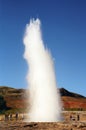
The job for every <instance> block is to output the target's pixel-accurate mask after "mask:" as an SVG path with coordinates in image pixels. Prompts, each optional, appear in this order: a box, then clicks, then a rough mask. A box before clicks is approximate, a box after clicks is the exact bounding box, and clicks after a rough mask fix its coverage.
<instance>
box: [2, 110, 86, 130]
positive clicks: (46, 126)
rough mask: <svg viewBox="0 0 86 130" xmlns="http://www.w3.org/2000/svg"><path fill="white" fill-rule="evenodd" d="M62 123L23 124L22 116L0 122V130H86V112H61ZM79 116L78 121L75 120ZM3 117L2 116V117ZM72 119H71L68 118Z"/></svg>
mask: <svg viewBox="0 0 86 130" xmlns="http://www.w3.org/2000/svg"><path fill="white" fill-rule="evenodd" d="M62 115H63V117H64V120H63V121H62V122H53V123H51V122H23V120H22V118H21V117H22V115H20V118H19V119H18V120H17V121H16V120H15V119H14V120H11V121H4V118H3V120H1V121H0V130H86V112H85V111H82V112H79V111H78V112H74V111H73V112H72V111H71V112H68V111H65V112H63V114H62ZM77 115H79V119H78V118H77ZM3 117H4V115H3ZM70 117H72V118H70Z"/></svg>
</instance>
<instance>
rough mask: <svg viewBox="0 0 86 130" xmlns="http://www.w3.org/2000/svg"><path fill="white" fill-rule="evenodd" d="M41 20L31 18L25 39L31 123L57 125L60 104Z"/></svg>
mask: <svg viewBox="0 0 86 130" xmlns="http://www.w3.org/2000/svg"><path fill="white" fill-rule="evenodd" d="M40 25H41V23H40V20H39V19H36V20H34V19H31V20H30V23H29V24H28V25H27V26H26V32H25V36H24V45H25V53H24V58H25V59H26V61H27V63H28V66H29V70H28V75H27V80H28V84H29V85H28V86H29V91H30V96H29V98H30V99H29V100H30V110H29V119H28V121H32V122H54V121H59V120H60V119H61V115H60V113H61V104H60V96H59V91H58V90H57V85H56V77H55V71H54V64H53V59H52V57H51V54H50V52H49V51H48V49H47V48H45V46H44V43H43V40H42V34H41V29H40Z"/></svg>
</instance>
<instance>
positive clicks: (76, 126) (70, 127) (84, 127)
mask: <svg viewBox="0 0 86 130" xmlns="http://www.w3.org/2000/svg"><path fill="white" fill-rule="evenodd" d="M0 130H86V122H54V123H50V122H44V123H40V122H37V123H35V122H30V123H28V122H22V121H17V122H0Z"/></svg>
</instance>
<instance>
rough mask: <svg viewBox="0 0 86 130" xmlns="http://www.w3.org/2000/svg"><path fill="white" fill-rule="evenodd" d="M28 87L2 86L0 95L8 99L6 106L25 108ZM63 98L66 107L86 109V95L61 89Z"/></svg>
mask: <svg viewBox="0 0 86 130" xmlns="http://www.w3.org/2000/svg"><path fill="white" fill-rule="evenodd" d="M26 93H27V90H26V89H15V88H11V87H6V86H1V87H0V95H1V96H2V97H3V98H4V100H5V101H6V106H7V107H8V108H11V109H24V108H26V107H27V104H28V101H27V96H26ZM60 94H61V99H62V102H63V107H64V109H78V110H81V109H83V110H86V97H84V96H82V95H79V94H76V93H73V92H69V91H68V90H66V89H64V88H61V89H60Z"/></svg>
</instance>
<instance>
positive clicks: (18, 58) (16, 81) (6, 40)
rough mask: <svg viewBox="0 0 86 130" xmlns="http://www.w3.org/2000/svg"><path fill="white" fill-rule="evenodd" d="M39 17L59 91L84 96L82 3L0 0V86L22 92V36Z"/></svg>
mask: <svg viewBox="0 0 86 130" xmlns="http://www.w3.org/2000/svg"><path fill="white" fill-rule="evenodd" d="M33 17H34V18H37V17H39V18H40V20H41V21H42V32H43V39H44V43H45V45H47V47H48V48H49V49H50V50H51V53H52V55H53V57H54V58H55V69H56V79H57V82H58V86H59V87H64V88H66V89H68V90H69V91H73V92H77V93H80V94H82V95H85V96H86V0H0V85H6V86H11V87H15V88H24V87H25V88H26V86H27V84H26V79H25V76H26V73H27V64H26V61H25V60H24V59H23V53H24V45H23V35H24V31H25V26H26V24H27V23H28V22H29V20H30V18H33Z"/></svg>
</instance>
